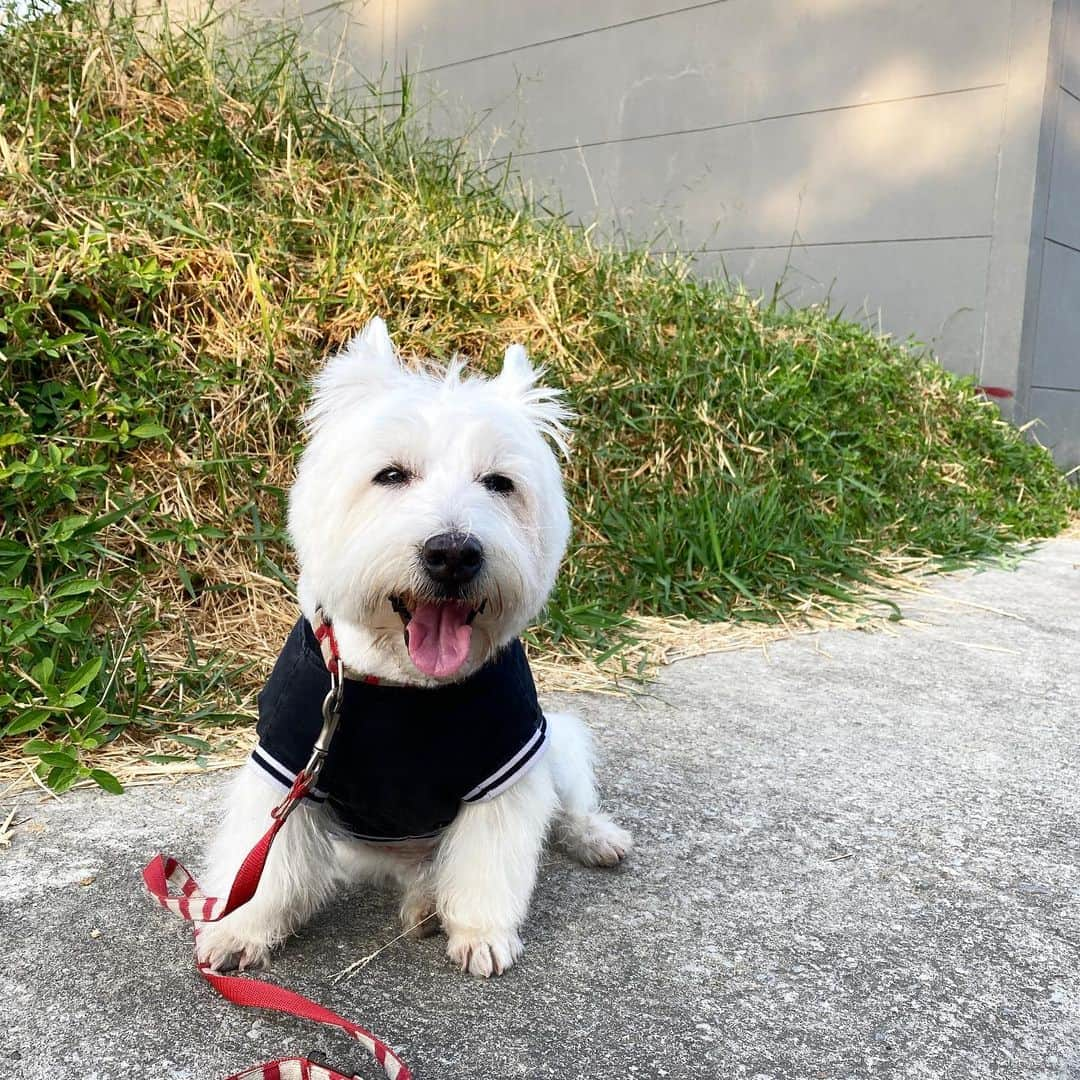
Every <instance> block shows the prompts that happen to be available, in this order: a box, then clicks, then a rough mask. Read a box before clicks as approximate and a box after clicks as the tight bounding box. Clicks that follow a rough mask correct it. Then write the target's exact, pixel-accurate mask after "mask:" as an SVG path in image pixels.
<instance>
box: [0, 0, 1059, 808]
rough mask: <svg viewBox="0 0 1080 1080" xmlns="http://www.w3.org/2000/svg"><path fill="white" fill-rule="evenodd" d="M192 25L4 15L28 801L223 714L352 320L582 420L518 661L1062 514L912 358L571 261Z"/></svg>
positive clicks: (576, 239)
mask: <svg viewBox="0 0 1080 1080" xmlns="http://www.w3.org/2000/svg"><path fill="white" fill-rule="evenodd" d="M214 37H215V33H214V31H213V28H212V26H210V25H208V26H206V27H194V28H190V29H188V30H185V31H179V30H177V29H176V28H173V29H172V31H171V32H168V33H166V34H165V36H164V38H163V39H162V40H161V41H159V42H156V43H154V44H150V43H149V42H148V40H144V39H141V38H140V36H139V35H138V34H137V33H136V32H135V29H134V28H133V27H132V25H131V24H130V23H128V22H125V21H123V20H113V21H112V22H110V23H108V24H100V23H99V22H97V21H96V20H95V18H94V16H93V15H91V14H90V13H89V11H88V10H87V9H85V8H83V7H81V6H72V7H69V8H67V9H66V10H65V11H63V12H61V13H58V14H56V13H54V14H46V15H43V16H41V17H39V18H37V19H36V20H33V21H31V22H27V23H22V24H16V25H13V26H10V27H9V28H8V29H7V30H6V31H2V32H0V156H2V160H3V172H2V174H0V379H2V385H3V393H2V395H0V417H2V421H3V423H2V429H0V430H2V433H0V455H2V457H0V504H2V507H3V525H2V528H0V586H2V591H0V603H2V604H3V610H2V612H0V651H2V653H3V657H4V667H3V671H2V675H0V709H2V710H3V714H2V716H3V718H2V719H0V735H2V736H3V738H4V742H3V747H4V751H5V753H6V754H7V755H8V756H9V757H19V756H21V755H29V756H30V757H31V758H32V759H33V760H36V761H37V762H38V765H37V773H38V776H39V778H40V779H41V780H42V781H43V782H45V783H47V784H49V785H50V786H51V787H53V788H55V789H58V790H62V789H64V788H66V787H68V786H70V785H71V784H73V783H75V782H77V781H79V780H82V779H85V778H87V777H90V778H92V779H95V780H97V781H98V782H99V783H101V784H102V785H103V786H105V787H107V788H109V789H115V788H116V787H117V786H118V785H117V783H116V781H115V778H113V777H112V776H111V775H110V774H109V773H107V772H105V771H104V770H103V769H101V768H99V767H98V766H99V765H100V762H101V761H102V760H104V759H103V756H102V755H103V753H104V750H103V748H104V747H105V746H107V745H108V744H109V743H111V742H112V741H114V740H116V739H118V738H121V737H122V736H124V737H126V736H132V735H134V736H136V737H139V738H142V739H143V740H144V741H145V740H152V741H153V745H152V747H150V749H149V750H145V752H146V753H147V754H148V755H149V757H150V760H151V762H154V761H157V762H163V763H168V762H169V761H171V760H173V759H174V758H175V757H177V756H184V755H191V754H194V755H198V754H201V753H204V752H205V751H207V750H208V749H209V746H208V744H207V742H206V741H205V739H204V738H203V736H202V735H201V734H200V726H210V725H214V724H220V723H221V722H223V721H228V720H230V719H231V718H233V717H246V716H249V715H250V711H251V704H252V694H253V691H254V690H255V688H257V686H258V684H259V681H260V679H261V678H262V676H263V675H264V673H265V670H266V664H267V662H268V661H269V660H270V659H271V658H272V656H273V654H274V652H275V651H276V648H277V644H278V641H279V635H280V633H281V631H282V629H283V628H284V627H285V626H286V625H287V624H288V623H289V622H290V621H291V618H292V614H291V610H292V609H291V603H290V599H289V596H290V590H291V583H292V575H293V567H292V565H291V563H290V560H289V555H288V553H287V549H286V544H285V540H284V537H283V534H282V522H283V516H284V515H283V499H284V492H285V490H286V487H287V485H288V483H289V478H290V476H291V473H292V470H293V466H294V463H295V457H296V454H297V452H298V428H297V419H298V416H299V414H300V411H301V408H302V405H303V402H304V399H305V394H306V386H307V380H308V378H309V376H310V374H311V373H312V371H313V370H314V369H315V368H316V367H317V365H318V363H319V361H320V359H321V358H322V357H324V356H325V355H326V354H327V353H328V352H329V351H330V350H332V349H334V348H336V347H337V346H339V345H341V344H342V343H343V342H344V341H345V340H346V339H347V338H348V337H349V336H350V335H351V334H352V333H353V332H355V331H356V330H357V329H358V328H359V327H360V326H361V325H362V324H363V323H364V322H365V321H366V320H367V319H368V318H369V317H370V316H372V315H374V314H381V315H383V316H384V317H385V318H386V319H387V321H388V322H389V324H390V326H391V330H392V332H393V333H394V335H395V338H396V340H397V342H398V344H399V345H400V346H401V347H402V348H403V350H404V351H405V352H406V353H414V352H415V353H418V354H427V355H435V356H441V357H448V356H450V355H451V354H453V353H455V352H461V353H464V354H466V355H468V356H470V357H474V358H476V359H477V361H478V362H479V363H481V364H483V365H491V364H494V363H496V361H497V358H498V357H499V356H500V355H501V350H502V348H503V347H504V346H505V345H506V344H507V343H509V342H511V341H523V342H524V343H525V344H526V345H527V346H528V347H529V349H530V351H531V352H532V353H534V354H535V355H536V356H538V357H539V358H540V359H542V360H543V361H544V362H545V363H546V364H548V365H549V367H550V370H551V377H552V378H553V379H554V380H555V381H556V382H558V383H560V384H561V385H563V386H564V387H565V388H566V390H567V391H568V394H569V396H570V399H571V401H572V403H573V405H574V406H575V408H576V409H577V410H578V411H579V412H580V415H581V419H580V422H579V423H578V426H577V439H576V453H575V457H574V461H573V464H572V466H571V470H570V476H569V494H570V497H571V500H572V504H573V514H574V522H575V536H576V540H575V543H574V549H573V554H572V557H571V558H570V559H569V560H568V562H567V565H566V570H565V573H564V574H563V577H562V580H561V582H560V585H559V587H558V590H557V592H556V595H555V597H554V598H553V601H552V604H551V608H550V611H549V613H548V615H547V617H546V618H545V622H544V624H543V627H542V628H538V629H537V630H536V631H535V632H534V634H533V641H532V644H533V648H534V652H535V653H536V655H537V656H538V658H539V660H540V662H541V665H543V664H550V663H551V662H553V661H555V660H558V659H559V658H560V657H568V656H570V657H572V656H578V657H581V656H592V657H596V656H600V657H603V656H606V655H607V654H609V653H611V652H613V651H616V650H618V649H619V648H621V647H624V646H625V644H626V641H627V639H628V638H632V637H633V636H634V634H635V633H639V634H640V633H641V631H640V628H639V629H638V630H636V631H635V625H636V624H635V623H634V622H633V620H634V619H635V618H636V617H646V618H655V617H658V616H662V617H666V616H680V617H689V618H690V619H693V620H703V621H714V620H725V619H732V618H734V619H739V620H743V621H745V620H766V621H768V620H773V621H775V620H776V619H779V618H787V619H790V618H792V617H793V614H795V615H797V613H798V612H800V611H806V610H807V607H808V605H811V604H817V603H820V602H822V600H823V599H825V600H832V601H835V602H837V603H843V602H845V601H846V600H849V599H851V598H852V596H853V595H854V594H855V592H857V590H858V589H859V588H860V587H861V586H862V585H864V584H866V583H868V582H874V581H880V580H881V576H882V574H883V573H886V574H887V572H888V568H889V567H890V566H895V565H899V564H901V563H904V562H905V561H907V562H910V561H925V560H927V559H933V560H935V561H939V562H940V561H945V562H953V561H959V560H969V559H974V558H978V557H982V556H986V555H990V554H994V553H996V552H1001V551H1003V550H1005V548H1006V547H1007V546H1008V545H1010V544H1012V543H1014V542H1016V541H1019V540H1024V539H1027V538H1030V537H1038V536H1046V535H1050V534H1052V533H1054V532H1055V531H1057V530H1059V529H1060V528H1062V527H1063V526H1064V524H1065V522H1066V518H1067V515H1068V513H1069V510H1070V507H1072V508H1074V509H1075V508H1076V507H1077V505H1078V504H1077V496H1076V493H1075V491H1074V490H1071V489H1070V488H1069V486H1068V484H1067V483H1066V481H1065V479H1064V478H1063V477H1062V475H1061V474H1060V473H1059V472H1058V471H1057V470H1056V469H1055V467H1054V465H1053V464H1052V462H1051V460H1050V458H1049V456H1048V455H1047V454H1046V453H1045V452H1044V451H1043V450H1042V449H1041V448H1039V447H1037V446H1035V445H1033V444H1032V443H1031V442H1029V441H1028V440H1027V439H1025V438H1024V437H1022V436H1021V435H1020V434H1019V433H1018V432H1017V431H1016V430H1015V429H1014V428H1012V427H1010V426H1009V425H1007V424H1005V423H1003V422H1002V421H1001V420H1000V419H999V417H998V415H997V413H996V411H995V409H994V407H993V406H992V405H990V404H988V403H987V402H985V401H984V400H982V398H981V397H980V395H979V394H978V392H977V391H976V389H975V388H974V387H973V386H972V385H971V383H970V382H969V381H965V380H963V379H958V378H956V377H954V376H952V375H950V374H948V373H946V372H945V371H944V370H943V369H942V368H940V367H939V366H938V365H937V364H936V363H934V362H933V361H932V360H931V359H929V358H928V357H926V356H924V355H921V354H920V353H919V351H918V350H917V349H914V348H911V347H905V346H901V345H898V344H895V343H891V342H889V341H885V340H882V339H880V338H878V337H875V336H873V335H872V334H870V333H868V332H867V331H866V330H864V329H862V328H860V327H859V326H856V325H854V324H853V323H851V322H847V321H844V320H842V319H840V318H837V317H834V316H833V315H831V314H830V313H829V312H828V311H826V310H823V309H820V308H814V309H810V310H797V311H786V310H782V309H781V308H780V307H778V306H775V305H770V304H768V303H763V302H759V301H757V300H755V299H753V298H751V297H749V296H747V295H745V294H743V293H741V292H739V291H738V290H737V289H734V288H732V287H730V286H728V285H726V284H723V283H713V282H704V281H695V280H694V279H692V278H691V277H689V276H688V274H687V270H686V267H685V265H684V264H683V263H682V262H680V261H678V260H667V261H657V260H655V259H652V258H650V257H649V256H648V255H647V254H646V253H644V252H642V251H629V252H626V251H619V250H614V249H610V248H606V247H599V246H596V245H594V244H593V243H592V242H591V241H590V238H589V236H588V234H587V233H585V232H583V231H581V230H576V229H573V228H571V227H569V226H568V225H567V224H566V223H565V222H564V221H563V220H561V219H560V218H559V217H558V216H557V215H552V214H549V213H547V212H545V211H544V210H543V208H541V207H538V206H534V205H531V204H529V203H528V202H526V201H525V200H523V199H522V198H520V197H519V196H517V195H516V193H515V189H514V178H513V176H512V174H507V175H506V176H504V177H502V178H496V179H492V178H491V177H490V176H486V175H484V174H482V173H480V172H478V171H477V170H476V169H475V168H474V167H472V166H471V165H470V163H469V159H468V157H467V155H466V154H465V152H464V151H463V150H462V148H461V147H460V146H458V145H455V144H453V143H445V142H435V141H432V140H430V139H427V140H425V139H418V138H417V137H416V136H415V135H414V133H413V132H414V130H415V126H414V125H413V124H412V123H411V121H410V118H409V116H408V109H407V107H401V108H398V109H396V111H392V110H391V109H390V108H389V107H385V106H384V107H382V108H378V107H374V106H369V107H368V108H367V109H364V108H362V107H360V106H358V105H356V104H355V103H353V104H349V103H346V102H343V101H340V100H328V99H327V98H326V97H325V95H324V94H323V92H322V91H321V90H320V87H319V86H318V85H317V84H315V83H314V82H313V81H312V80H311V79H309V78H308V77H306V76H305V74H304V71H303V64H302V57H301V55H300V52H299V49H298V47H297V45H296V42H295V41H293V40H292V39H291V38H290V37H289V36H288V35H287V34H283V33H280V32H279V33H277V34H276V35H262V36H260V35H256V34H251V35H247V36H246V37H245V40H244V43H243V44H242V45H235V44H234V45H232V46H230V47H229V48H218V47H216V46H215V45H214V44H213V40H214ZM896 560H898V561H899V562H897V561H896ZM238 658H239V659H238ZM144 745H146V744H145V742H144Z"/></svg>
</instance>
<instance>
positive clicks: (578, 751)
mask: <svg viewBox="0 0 1080 1080" xmlns="http://www.w3.org/2000/svg"><path fill="white" fill-rule="evenodd" d="M547 722H548V728H549V731H550V739H551V746H550V747H549V748H548V762H549V767H550V769H551V775H552V778H553V780H554V781H555V791H556V793H557V794H558V796H559V810H558V812H557V814H556V816H555V829H554V835H555V841H556V842H557V843H558V844H559V845H560V846H561V847H562V848H563V849H564V850H565V851H566V852H567V854H568V855H570V856H571V857H573V858H575V859H577V861H578V862H580V863H583V864H584V865H585V866H614V865H615V864H616V863H618V862H620V861H621V860H622V859H623V858H624V856H625V855H626V854H627V852H629V851H630V849H631V848H632V847H633V842H632V840H631V839H630V834H629V833H628V832H627V831H626V830H625V829H622V828H620V827H619V826H618V825H616V824H615V822H614V821H612V820H611V818H609V817H608V816H607V815H606V814H603V813H601V812H600V810H599V798H598V796H597V793H596V779H595V776H594V773H593V743H592V735H591V734H590V733H589V729H588V728H587V727H586V726H585V725H584V723H582V721H581V720H579V719H578V718H577V717H576V716H572V715H570V714H569V713H548V714H547Z"/></svg>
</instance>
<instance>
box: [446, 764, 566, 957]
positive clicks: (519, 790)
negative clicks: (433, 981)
mask: <svg viewBox="0 0 1080 1080" xmlns="http://www.w3.org/2000/svg"><path fill="white" fill-rule="evenodd" d="M555 806H556V795H555V787H554V784H553V783H552V779H551V773H550V771H549V769H548V767H547V762H545V761H541V762H539V763H538V764H537V765H536V767H535V768H533V769H532V770H531V771H530V772H529V773H528V774H527V775H526V776H524V777H522V779H521V780H519V781H518V782H517V783H516V784H514V785H513V787H511V788H509V789H508V790H506V791H504V792H503V793H502V794H501V795H499V796H497V797H496V798H494V799H492V800H490V801H489V802H482V803H467V804H465V805H464V806H463V807H462V808H461V811H460V812H459V813H458V816H457V817H456V818H455V819H454V822H453V824H452V825H451V826H450V827H449V828H448V829H447V831H446V834H445V836H444V837H443V839H442V840H441V842H440V844H439V848H438V852H437V853H436V856H435V867H434V879H435V902H436V909H437V911H438V913H439V918H440V920H441V922H442V924H443V927H444V928H445V930H446V935H447V937H448V939H449V941H448V943H447V947H446V955H447V956H448V957H449V958H450V959H451V960H453V961H454V962H455V963H457V964H459V965H460V966H461V969H462V971H468V972H470V973H471V974H473V975H480V976H483V977H485V978H486V977H487V976H489V975H492V974H495V975H499V974H501V973H502V972H504V971H505V970H506V969H507V968H508V967H510V966H511V965H512V964H513V963H514V961H515V960H516V959H517V958H518V956H519V955H520V954H521V948H522V946H521V938H520V937H519V936H518V931H519V929H520V927H521V923H522V922H523V920H524V918H525V915H526V913H527V912H528V910H529V899H530V897H531V896H532V891H533V885H534V884H535V883H536V870H537V866H538V865H539V862H540V853H541V851H542V849H543V844H544V836H545V834H546V833H547V829H548V824H549V823H550V821H551V817H552V814H553V813H554V810H555Z"/></svg>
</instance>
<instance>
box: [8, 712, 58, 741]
mask: <svg viewBox="0 0 1080 1080" xmlns="http://www.w3.org/2000/svg"><path fill="white" fill-rule="evenodd" d="M50 716H52V710H51V709H42V708H40V707H39V706H33V707H32V708H29V709H24V710H23V711H22V712H21V713H19V715H18V716H16V717H15V719H14V720H12V721H11V723H10V724H8V726H7V727H6V728H4V735H5V736H6V735H25V734H26V733H27V732H28V731H37V729H38V728H39V727H41V725H42V724H44V723H45V721H46V720H48V719H49V717H50Z"/></svg>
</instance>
